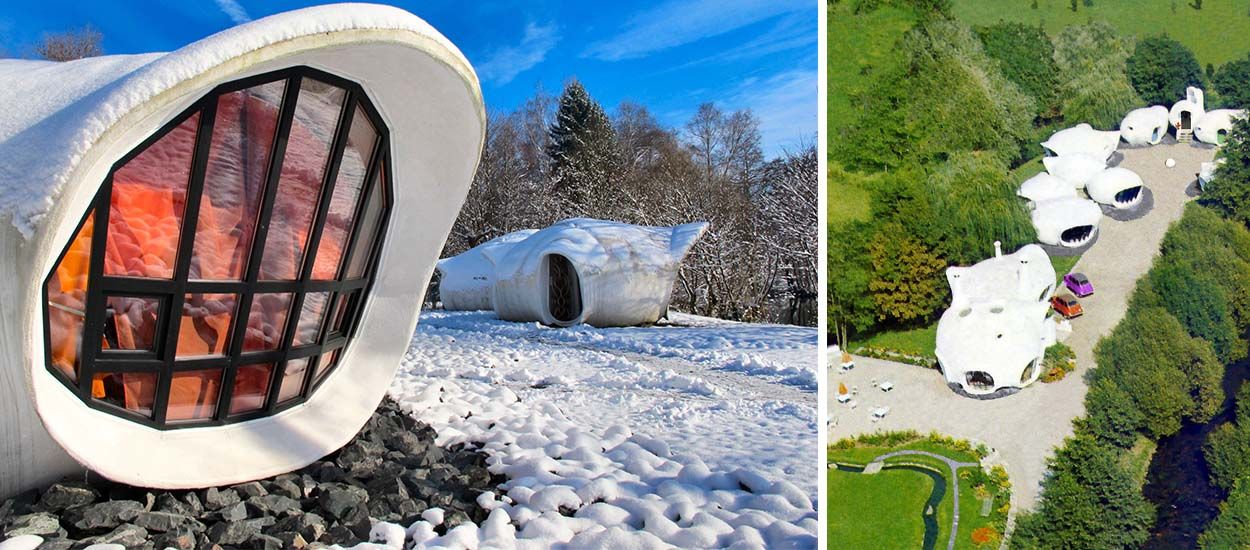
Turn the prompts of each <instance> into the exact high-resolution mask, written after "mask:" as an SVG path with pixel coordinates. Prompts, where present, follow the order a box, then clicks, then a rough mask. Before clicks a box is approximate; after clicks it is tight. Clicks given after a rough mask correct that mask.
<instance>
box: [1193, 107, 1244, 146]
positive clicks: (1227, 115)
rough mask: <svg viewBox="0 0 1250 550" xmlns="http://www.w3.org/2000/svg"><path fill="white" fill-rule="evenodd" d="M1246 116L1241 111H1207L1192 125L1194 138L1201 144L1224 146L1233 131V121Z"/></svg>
mask: <svg viewBox="0 0 1250 550" xmlns="http://www.w3.org/2000/svg"><path fill="white" fill-rule="evenodd" d="M1244 116H1246V112H1245V111H1244V110H1241V109H1216V110H1214V111H1207V113H1206V114H1204V115H1202V117H1201V118H1199V119H1198V123H1197V124H1195V125H1194V137H1195V138H1198V141H1201V142H1203V143H1210V144H1212V145H1224V142H1225V141H1227V140H1228V133H1229V132H1230V131H1232V129H1233V120H1234V119H1237V118H1241V117H1244Z"/></svg>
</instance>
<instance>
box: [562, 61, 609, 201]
mask: <svg viewBox="0 0 1250 550" xmlns="http://www.w3.org/2000/svg"><path fill="white" fill-rule="evenodd" d="M549 133H550V137H551V143H550V145H549V146H548V149H547V151H548V155H549V156H550V157H551V184H552V188H553V190H554V191H555V192H556V194H557V196H558V197H559V198H560V199H561V200H562V201H563V202H564V206H565V210H566V212H567V213H568V214H569V215H588V216H596V215H601V213H603V212H604V211H605V210H608V211H610V208H611V205H613V204H615V203H617V202H619V194H620V190H619V189H618V188H617V185H618V184H619V175H620V170H621V161H620V156H619V155H618V152H617V148H616V132H615V131H614V130H613V129H612V122H611V121H610V120H608V115H607V113H606V112H604V110H603V107H601V106H600V105H599V103H598V102H596V101H595V100H594V99H593V98H591V97H590V94H589V93H587V92H586V88H585V87H583V86H582V84H581V82H578V81H577V80H576V79H574V80H570V81H569V83H568V85H566V86H565V87H564V93H562V94H561V95H560V106H559V108H557V110H556V119H555V122H554V123H553V124H552V125H551V130H550V132H549Z"/></svg>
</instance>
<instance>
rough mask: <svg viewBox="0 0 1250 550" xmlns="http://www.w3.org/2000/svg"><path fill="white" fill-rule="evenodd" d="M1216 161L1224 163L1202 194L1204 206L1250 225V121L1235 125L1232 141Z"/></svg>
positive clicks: (1241, 120) (1229, 140) (1239, 119)
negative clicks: (1219, 160)
mask: <svg viewBox="0 0 1250 550" xmlns="http://www.w3.org/2000/svg"><path fill="white" fill-rule="evenodd" d="M1216 158H1218V159H1222V160H1223V164H1220V165H1219V166H1218V167H1217V168H1216V169H1215V177H1214V178H1213V179H1212V180H1211V182H1210V183H1208V184H1207V187H1206V189H1205V190H1204V191H1203V193H1202V199H1201V201H1202V203H1203V204H1205V205H1207V206H1210V207H1212V208H1214V209H1216V210H1217V211H1219V212H1220V213H1221V214H1223V215H1224V217H1226V218H1229V219H1232V220H1237V221H1239V222H1241V223H1242V224H1250V119H1247V118H1245V117H1241V118H1238V119H1236V120H1235V121H1234V122H1233V128H1232V130H1231V131H1230V132H1229V133H1228V141H1227V142H1225V143H1224V146H1223V147H1221V148H1220V152H1219V153H1218V154H1217V155H1216Z"/></svg>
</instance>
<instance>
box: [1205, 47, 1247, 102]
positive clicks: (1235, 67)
mask: <svg viewBox="0 0 1250 550" xmlns="http://www.w3.org/2000/svg"><path fill="white" fill-rule="evenodd" d="M1211 87H1212V88H1214V89H1215V91H1216V93H1218V94H1219V96H1220V104H1221V105H1222V106H1224V107H1228V108H1233V109H1245V108H1247V107H1250V55H1247V56H1246V57H1244V58H1242V59H1235V60H1233V61H1229V62H1228V63H1225V64H1223V65H1221V66H1220V68H1219V70H1217V71H1215V74H1214V75H1213V76H1212V77H1211Z"/></svg>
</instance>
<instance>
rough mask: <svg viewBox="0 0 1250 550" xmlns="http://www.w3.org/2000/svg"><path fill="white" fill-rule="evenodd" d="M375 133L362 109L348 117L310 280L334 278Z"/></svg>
mask: <svg viewBox="0 0 1250 550" xmlns="http://www.w3.org/2000/svg"><path fill="white" fill-rule="evenodd" d="M377 139H378V133H377V131H376V130H374V129H373V123H371V122H369V115H367V114H365V111H364V109H362V108H360V107H356V113H355V115H354V116H353V117H352V129H351V132H350V133H349V135H348V138H347V148H346V149H344V151H343V162H341V163H340V164H339V173H338V176H337V177H336V178H335V184H334V196H332V197H331V198H330V210H329V213H328V214H327V215H326V223H325V226H324V227H323V228H322V230H321V242H320V244H318V245H317V261H316V262H315V263H313V272H312V276H313V279H317V280H329V279H333V278H334V277H335V276H336V275H338V271H339V263H340V262H341V261H342V259H343V248H344V247H345V246H347V235H348V233H349V232H350V231H351V228H352V222H353V221H354V219H355V217H356V203H357V201H358V200H359V199H360V190H361V188H362V187H364V184H365V176H366V174H365V172H367V171H368V170H369V157H370V154H371V153H372V152H373V146H374V144H375V143H377Z"/></svg>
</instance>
